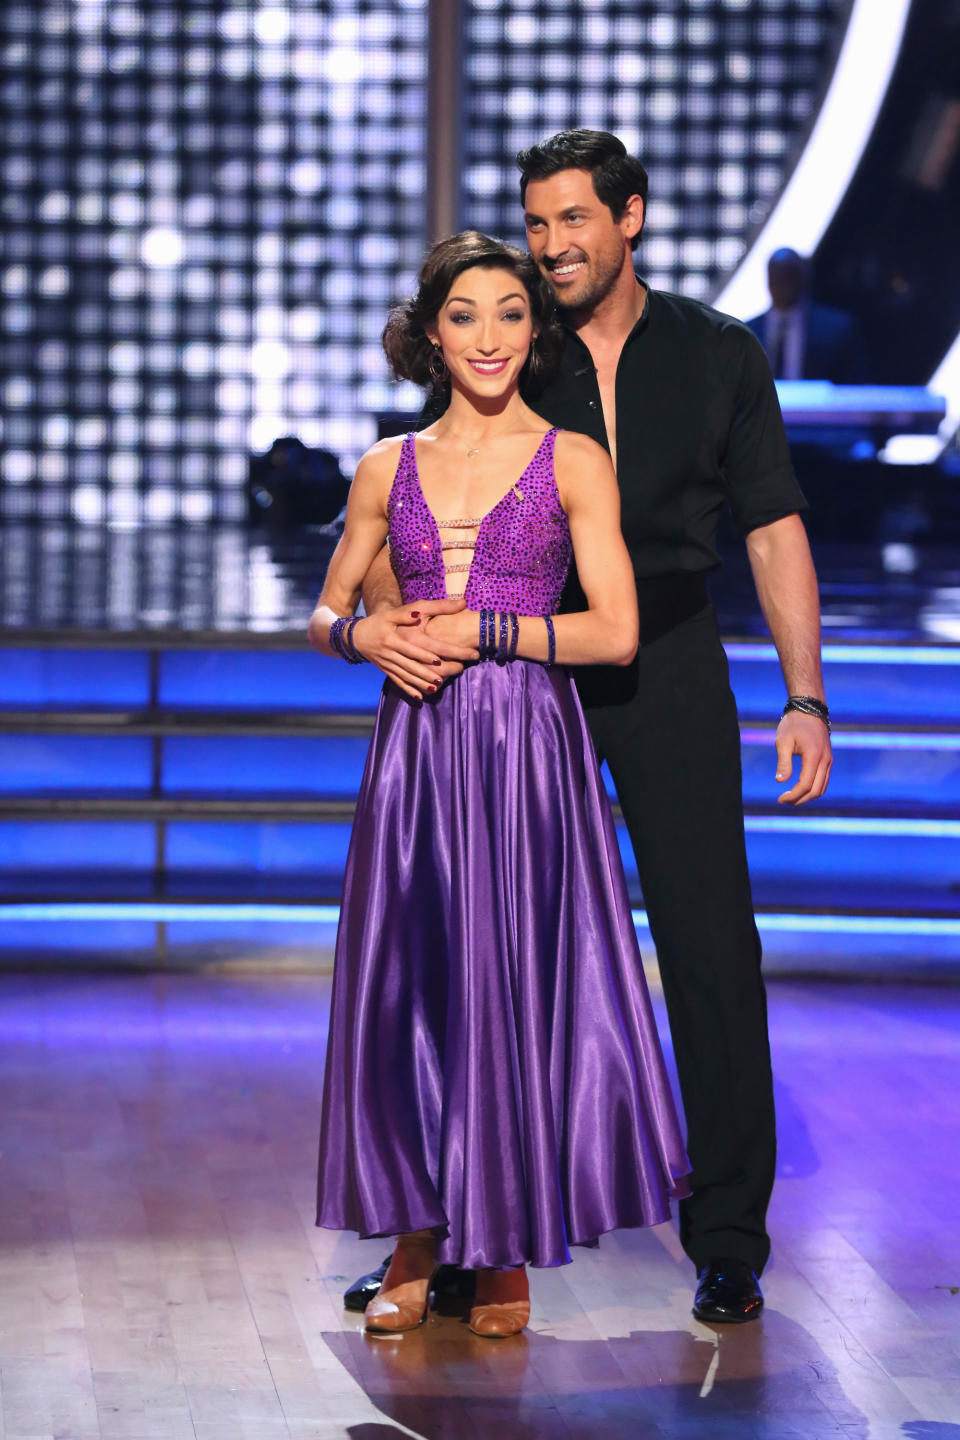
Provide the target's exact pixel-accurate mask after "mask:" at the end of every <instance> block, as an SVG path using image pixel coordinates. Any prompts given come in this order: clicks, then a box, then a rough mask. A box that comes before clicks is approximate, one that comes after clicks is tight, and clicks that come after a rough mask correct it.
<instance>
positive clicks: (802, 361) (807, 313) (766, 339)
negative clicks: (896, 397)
mask: <svg viewBox="0 0 960 1440" xmlns="http://www.w3.org/2000/svg"><path fill="white" fill-rule="evenodd" d="M767 283H768V285H769V287H770V300H771V305H770V309H769V310H766V311H764V313H763V314H762V315H755V316H754V317H753V319H752V320H748V321H747V324H748V325H749V326H750V329H751V330H752V331H753V333H754V334H755V335H756V336H757V337H758V339H759V340H760V341H761V342H762V344H763V347H764V349H765V350H766V352H767V355H768V356H769V357H770V367H771V369H772V370H773V373H774V375H775V376H776V378H777V379H778V380H832V381H833V382H834V384H836V385H860V384H863V383H864V382H865V381H866V380H867V379H868V378H869V377H868V375H867V363H866V352H865V349H864V344H863V337H862V335H861V333H860V326H859V323H858V322H857V320H856V318H855V316H853V315H850V314H848V313H847V311H845V310H838V309H835V308H834V307H833V306H831V305H820V304H818V303H817V302H816V301H814V300H812V299H811V298H810V265H809V262H808V261H807V260H805V259H804V258H803V256H802V255H798V254H797V252H796V250H791V249H788V248H787V247H786V246H784V247H783V248H782V249H780V250H775V251H774V252H773V254H772V255H771V256H770V260H769V263H768V265H767Z"/></svg>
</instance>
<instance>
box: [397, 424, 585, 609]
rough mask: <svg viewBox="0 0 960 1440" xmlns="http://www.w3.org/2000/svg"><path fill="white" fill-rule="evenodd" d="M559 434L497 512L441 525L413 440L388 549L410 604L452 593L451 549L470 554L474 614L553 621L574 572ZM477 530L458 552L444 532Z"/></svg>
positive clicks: (410, 438)
mask: <svg viewBox="0 0 960 1440" xmlns="http://www.w3.org/2000/svg"><path fill="white" fill-rule="evenodd" d="M556 436H557V431H556V430H548V431H547V433H546V434H545V435H544V437H543V439H542V440H541V442H540V445H539V446H538V448H537V453H536V454H535V455H534V457H533V459H532V460H531V461H530V463H529V465H528V466H527V468H526V470H524V472H523V474H522V475H521V476H520V477H519V479H518V480H517V482H516V484H515V485H513V486H511V488H510V489H509V490H508V491H507V493H506V494H505V495H504V496H503V497H502V499H500V500H499V501H498V502H497V504H496V505H494V506H493V508H492V510H488V511H487V513H486V515H484V516H482V517H478V518H476V519H473V520H469V521H468V520H452V521H451V520H448V521H441V522H438V521H437V520H436V519H435V518H434V516H433V513H432V511H431V510H430V507H429V505H428V504H427V502H426V499H425V498H424V494H423V488H422V486H421V484H420V476H419V473H418V471H417V454H416V436H415V435H412V434H411V435H407V436H406V437H405V439H404V442H403V445H402V447H401V450H400V461H399V464H398V465H397V473H396V475H395V476H394V480H393V485H392V487H391V490H390V498H389V500H388V502H387V516H388V519H389V523H390V531H389V538H390V550H391V554H392V558H393V567H394V570H395V572H396V575H397V579H398V581H399V583H400V593H401V595H402V596H403V600H404V604H410V603H411V602H412V601H414V600H442V599H443V598H444V596H445V595H446V594H447V587H446V577H445V572H444V556H443V552H444V550H445V549H461V550H469V549H470V548H471V547H472V548H473V559H472V561H471V562H470V564H469V565H467V566H462V565H456V566H452V565H451V566H447V567H446V568H447V570H454V569H456V570H464V569H465V570H466V571H467V572H468V578H467V584H466V589H465V591H464V595H465V598H466V602H467V606H468V607H469V609H471V610H480V609H487V610H515V611H516V612H517V614H519V615H553V614H555V613H556V611H557V607H558V606H559V603H560V594H561V591H562V590H563V586H564V581H565V580H566V578H567V570H568V569H569V567H570V559H571V555H572V546H571V544H570V527H569V525H568V523H567V517H566V515H565V514H564V511H563V507H562V506H561V504H560V497H559V495H558V494H557V482H556V479H555V477H554V471H553V446H554V441H555V439H556ZM468 527H469V528H475V529H476V532H477V533H476V540H475V541H470V540H468V539H464V540H461V541H459V542H458V543H457V544H456V545H454V544H452V543H451V542H449V541H444V539H443V536H442V535H441V531H442V530H444V529H455V528H468Z"/></svg>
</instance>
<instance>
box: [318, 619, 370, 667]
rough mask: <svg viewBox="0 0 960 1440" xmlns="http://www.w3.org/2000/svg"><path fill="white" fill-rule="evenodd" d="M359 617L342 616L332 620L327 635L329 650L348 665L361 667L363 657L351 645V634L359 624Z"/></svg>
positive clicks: (354, 646)
mask: <svg viewBox="0 0 960 1440" xmlns="http://www.w3.org/2000/svg"><path fill="white" fill-rule="evenodd" d="M360 619H361V617H360V616H359V615H343V616H340V617H339V618H338V619H336V620H334V622H333V624H332V625H331V626H330V629H329V631H328V633H327V639H328V640H329V641H330V649H331V650H332V651H333V652H334V654H336V655H339V656H340V659H341V660H346V662H347V664H348V665H362V664H363V656H362V655H361V654H360V651H359V650H358V649H357V647H356V645H355V644H354V643H353V632H354V630H355V629H356V627H357V625H359V623H360Z"/></svg>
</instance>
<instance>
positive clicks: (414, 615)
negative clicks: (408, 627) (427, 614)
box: [410, 610, 420, 620]
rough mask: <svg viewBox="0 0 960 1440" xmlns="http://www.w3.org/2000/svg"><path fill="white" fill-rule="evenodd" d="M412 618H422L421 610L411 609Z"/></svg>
mask: <svg viewBox="0 0 960 1440" xmlns="http://www.w3.org/2000/svg"><path fill="white" fill-rule="evenodd" d="M410 619H411V620H419V619H420V611H419V610H411V611H410Z"/></svg>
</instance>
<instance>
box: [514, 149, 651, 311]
mask: <svg viewBox="0 0 960 1440" xmlns="http://www.w3.org/2000/svg"><path fill="white" fill-rule="evenodd" d="M524 221H525V224H526V229H527V245H528V246H529V248H530V253H531V255H532V256H533V258H534V259H535V260H536V262H537V264H538V265H539V267H540V269H541V270H542V271H543V274H544V275H545V277H546V279H547V282H548V283H549V285H550V288H551V290H552V291H553V294H554V298H555V299H556V301H557V304H558V305H561V306H563V308H564V309H566V310H576V309H580V308H582V307H585V306H591V305H596V304H597V302H598V301H599V300H602V299H603V298H604V296H606V295H607V294H609V292H610V290H611V289H612V288H613V286H614V284H615V283H616V282H617V280H618V279H619V278H620V276H621V274H622V273H623V272H624V268H625V267H626V268H627V269H629V271H630V273H631V275H632V273H633V265H632V261H631V258H630V256H631V251H630V240H631V238H632V236H634V235H637V234H639V232H640V229H641V226H642V225H643V201H642V200H641V199H640V196H639V195H634V196H631V197H630V199H629V200H628V202H627V205H626V208H625V210H624V213H623V215H622V216H621V217H620V219H619V220H614V218H613V215H612V213H611V211H610V208H609V206H607V205H604V203H603V201H602V200H600V199H598V197H597V193H596V191H595V190H594V188H593V176H592V175H591V174H590V172H589V170H560V171H558V172H557V174H556V175H550V176H548V177H547V179H546V180H530V181H528V183H527V191H526V195H525V197H524Z"/></svg>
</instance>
